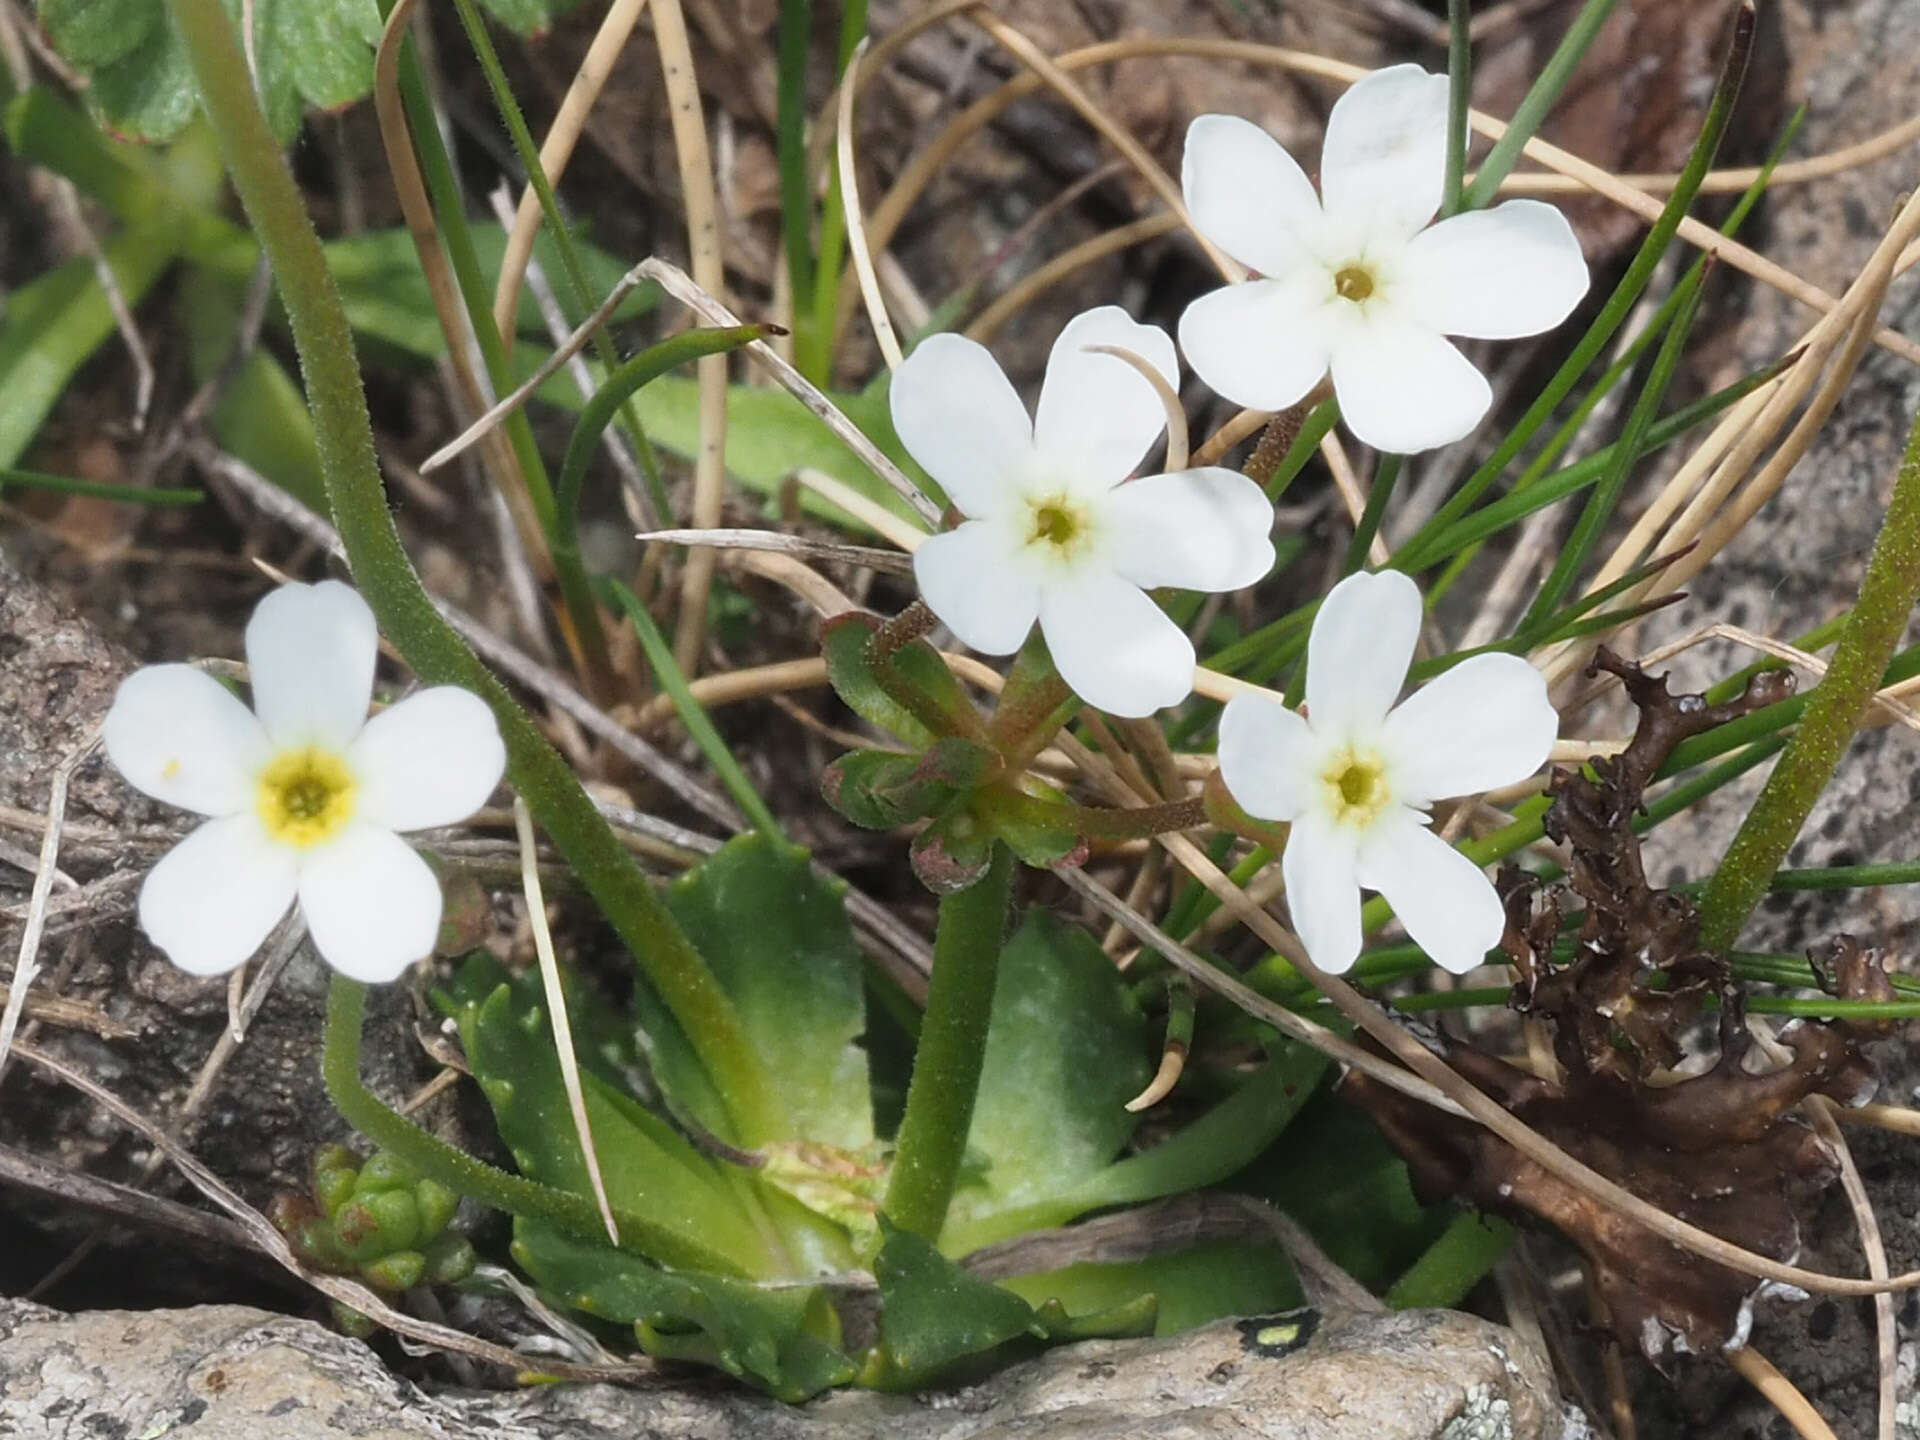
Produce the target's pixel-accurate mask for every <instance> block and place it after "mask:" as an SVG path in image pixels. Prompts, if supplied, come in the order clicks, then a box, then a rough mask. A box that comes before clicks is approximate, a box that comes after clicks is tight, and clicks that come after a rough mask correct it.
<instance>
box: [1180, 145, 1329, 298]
mask: <svg viewBox="0 0 1920 1440" xmlns="http://www.w3.org/2000/svg"><path fill="white" fill-rule="evenodd" d="M1180 191H1181V194H1182V195H1183V196H1184V197H1185V198H1186V202H1187V210H1188V212H1189V213H1190V214H1191V215H1192V216H1193V223H1194V225H1195V226H1196V227H1197V228H1198V229H1199V231H1200V233H1201V234H1202V235H1204V236H1206V237H1207V239H1209V240H1211V241H1212V242H1213V243H1214V244H1216V245H1218V246H1219V247H1220V248H1221V249H1222V250H1224V251H1226V252H1227V254H1229V255H1231V256H1232V257H1233V258H1234V259H1236V260H1238V261H1239V262H1240V263H1241V264H1242V265H1245V266H1246V267H1247V268H1248V269H1250V270H1256V271H1258V272H1259V273H1260V274H1262V275H1283V274H1285V273H1286V272H1287V271H1289V270H1292V269H1293V268H1294V267H1295V266H1297V265H1299V264H1300V263H1301V262H1302V261H1303V260H1305V259H1306V258H1307V256H1308V255H1309V254H1310V253H1311V247H1312V245H1313V243H1314V241H1315V239H1316V238H1317V237H1318V235H1319V233H1320V229H1321V224H1322V221H1321V216H1320V197H1319V196H1318V195H1316V194H1314V193H1313V182H1312V181H1310V180H1308V179H1307V173H1306V171H1304V170H1302V169H1301V168H1300V164H1299V162H1298V161H1296V160H1295V159H1294V158H1293V156H1291V155H1289V154H1288V153H1287V151H1286V148H1285V147H1284V146H1283V145H1281V143H1280V142H1279V141H1278V140H1276V139H1274V138H1273V137H1272V136H1271V135H1269V134H1268V133H1267V132H1266V131H1264V130H1262V129H1261V128H1260V127H1259V126H1258V125H1255V124H1254V123H1253V122H1252V121H1251V120H1242V119H1241V118H1240V117H1239V116H1238V115H1201V116H1199V117H1197V118H1196V119H1195V120H1194V122H1193V123H1192V124H1191V125H1189V126H1188V127H1187V146H1186V151H1185V153H1184V154H1183V155H1182V156H1181V159H1180Z"/></svg>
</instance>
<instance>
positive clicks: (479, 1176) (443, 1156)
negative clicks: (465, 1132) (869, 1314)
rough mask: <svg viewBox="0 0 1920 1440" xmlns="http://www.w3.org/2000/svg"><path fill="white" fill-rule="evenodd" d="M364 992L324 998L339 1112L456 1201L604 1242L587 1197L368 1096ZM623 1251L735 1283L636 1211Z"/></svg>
mask: <svg viewBox="0 0 1920 1440" xmlns="http://www.w3.org/2000/svg"><path fill="white" fill-rule="evenodd" d="M366 1011H367V987H366V986H364V985H362V984H360V983H359V982H358V981H355V980H349V979H347V977H346V976H344V975H335V976H334V977H333V983H332V984H331V985H330V986H329V987H328V990H327V1025H326V1041H325V1048H324V1050H323V1051H322V1054H321V1060H320V1073H321V1076H322V1077H323V1078H324V1080H325V1081H326V1086H327V1096H328V1098H329V1099H331V1100H332V1101H333V1107H334V1109H336V1110H338V1111H339V1112H340V1113H341V1115H342V1116H344V1117H345V1118H346V1121H347V1123H348V1124H349V1125H351V1126H353V1128H354V1129H355V1130H358V1131H359V1132H360V1133H361V1134H362V1135H364V1136H366V1137H367V1138H368V1139H369V1140H371V1141H373V1142H374V1143H375V1144H376V1145H379V1146H381V1147H382V1148H383V1149H387V1150H391V1151H392V1152H393V1153H394V1154H396V1155H398V1156H399V1157H400V1158H401V1159H402V1160H405V1161H406V1162H407V1163H408V1164H409V1165H411V1166H412V1167H413V1168H414V1169H415V1170H417V1171H419V1172H420V1173H421V1174H422V1175H424V1176H426V1177H427V1178H428V1179H430V1180H435V1181H438V1182H439V1183H440V1184H442V1185H445V1186H446V1187H447V1188H448V1189H449V1190H452V1191H454V1192H455V1193H456V1194H459V1195H464V1196H466V1197H467V1198H468V1199H469V1200H474V1201H477V1202H478V1203H480V1204H482V1205H486V1206H489V1207H491V1208H492V1209H495V1210H504V1211H506V1212H507V1213H508V1214H509V1215H522V1216H526V1217H527V1218H529V1219H534V1220H545V1221H547V1222H549V1223H550V1224H554V1225H558V1226H559V1227H560V1228H561V1229H563V1230H566V1231H567V1232H569V1233H570V1234H573V1235H577V1236H579V1237H580V1238H581V1239H583V1240H605V1239H606V1237H607V1228H606V1224H605V1222H604V1221H603V1220H602V1219H601V1217H600V1207H599V1206H598V1205H596V1204H595V1203H594V1202H593V1201H592V1200H591V1199H589V1198H588V1197H587V1196H585V1195H576V1194H574V1193H573V1192H572V1191H571V1190H557V1189H555V1188H554V1187H553V1186H551V1185H542V1184H541V1183H540V1182H539V1181H537V1180H529V1179H527V1178H526V1176H524V1175H511V1174H508V1173H507V1172H506V1171H505V1170H499V1169H496V1168H494V1167H493V1166H491V1165H489V1164H487V1163H486V1162H485V1161H483V1160H476V1159H474V1158H473V1156H471V1155H469V1154H467V1153H466V1152H465V1151H463V1150H456V1149H455V1148H454V1147H453V1146H451V1145H449V1144H447V1143H446V1141H444V1140H442V1139H440V1138H439V1137H438V1136H436V1135H433V1134H430V1133H429V1132H428V1131H426V1130H424V1129H422V1128H421V1127H420V1126H419V1125H417V1124H415V1123H414V1122H413V1121H411V1120H409V1119H408V1118H407V1117H406V1116H404V1115H402V1114H401V1113H400V1112H399V1111H397V1110H394V1109H392V1108H391V1107H390V1106H388V1105H387V1103H386V1102H385V1101H383V1100H382V1099H381V1098H380V1097H379V1096H378V1095H375V1094H374V1093H373V1092H372V1091H371V1090H369V1089H367V1087H366V1083H365V1082H364V1081H363V1080H361V1078H360V1031H361V1027H362V1026H363V1025H364V1023H365V1021H366ZM614 1221H615V1223H616V1224H617V1225H618V1226H619V1227H620V1244H621V1248H623V1249H627V1250H632V1251H634V1252H635V1253H637V1254H642V1255H646V1256H647V1257H649V1258H650V1259H653V1260H657V1261H659V1262H660V1263H661V1264H663V1265H674V1266H680V1267H683V1268H687V1269H694V1270H706V1271H711V1272H714V1273H717V1274H722V1275H738V1274H740V1273H741V1270H740V1267H739V1266H738V1265H736V1264H735V1263H734V1262H733V1261H731V1260H729V1259H728V1258H727V1257H726V1256H724V1255H722V1254H720V1253H719V1252H718V1251H717V1250H713V1249H710V1248H709V1247H708V1246H706V1245H703V1244H702V1243H701V1242H700V1241H698V1240H695V1239H693V1238H692V1237H690V1236H686V1235H682V1234H681V1233H680V1232H679V1231H677V1230H674V1229H672V1228H671V1227H669V1226H664V1225H661V1224H659V1223H658V1222H657V1221H654V1220H649V1219H647V1218H645V1217H643V1216H640V1215H635V1214H633V1213H632V1212H631V1211H623V1210H618V1209H616V1210H615V1211H614Z"/></svg>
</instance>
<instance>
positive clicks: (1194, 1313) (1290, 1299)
mask: <svg viewBox="0 0 1920 1440" xmlns="http://www.w3.org/2000/svg"><path fill="white" fill-rule="evenodd" d="M1000 1283H1001V1284H1002V1285H1003V1286H1005V1287H1006V1288H1007V1289H1008V1290H1011V1291H1013V1292H1014V1293H1015V1294H1017V1295H1019V1296H1021V1297H1022V1298H1023V1299H1025V1300H1026V1301H1027V1302H1028V1303H1029V1304H1033V1305H1041V1304H1044V1303H1045V1302H1046V1301H1048V1300H1055V1301H1058V1302H1059V1303H1060V1304H1062V1305H1064V1306H1065V1307H1066V1308H1067V1309H1069V1310H1072V1311H1077V1312H1080V1313H1087V1312H1090V1311H1101V1310H1108V1309H1111V1308H1112V1307H1114V1306H1118V1305H1124V1304H1126V1303H1128V1302H1129V1301H1131V1300H1134V1299H1136V1298H1137V1297H1139V1296H1141V1295H1152V1296H1155V1297H1156V1298H1157V1299H1158V1300H1159V1312H1158V1314H1157V1316H1156V1317H1155V1321H1154V1333H1155V1334H1156V1335H1177V1334H1179V1333H1180V1332H1181V1331H1183V1330H1192V1329H1194V1328H1195V1327H1197V1326H1200V1325H1206V1324H1209V1323H1210V1322H1212V1321H1214V1320H1218V1319H1220V1318H1222V1317H1223V1316H1227V1315H1270V1314H1272V1313H1274V1312H1275V1311H1279V1310H1291V1309H1293V1308H1294V1307H1295V1306H1296V1305H1300V1304H1302V1303H1303V1302H1304V1298H1305V1297H1304V1296H1303V1295H1302V1294H1301V1291H1300V1285H1299V1282H1298V1281H1297V1280H1296V1279H1295V1278H1294V1274H1293V1268H1292V1266H1290V1265H1289V1264H1288V1263H1287V1259H1286V1256H1285V1255H1284V1254H1282V1253H1281V1251H1280V1250H1279V1249H1278V1248H1276V1247H1274V1246H1271V1245H1256V1244H1252V1243H1250V1242H1247V1241H1243V1240H1221V1241H1213V1242H1210V1243H1208V1244H1205V1245H1196V1246H1194V1247H1193V1248H1192V1249H1188V1250H1175V1251H1172V1252H1169V1253H1167V1254H1164V1255H1153V1256H1149V1257H1148V1258H1147V1259H1144V1260H1130V1261H1126V1262H1123V1263H1118V1264H1092V1263H1088V1264H1080V1265H1069V1266H1068V1267H1067V1268H1066V1269H1064V1270H1051V1271H1047V1272H1045V1273H1044V1274H1038V1275H1018V1276H1014V1277H1012V1278H1011V1279H1007V1280H1003V1281H1001V1282H1000Z"/></svg>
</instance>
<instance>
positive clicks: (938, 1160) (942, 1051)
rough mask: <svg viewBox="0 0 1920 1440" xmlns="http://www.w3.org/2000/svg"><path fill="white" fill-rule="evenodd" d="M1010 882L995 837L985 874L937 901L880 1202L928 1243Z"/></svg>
mask: <svg viewBox="0 0 1920 1440" xmlns="http://www.w3.org/2000/svg"><path fill="white" fill-rule="evenodd" d="M1012 885H1013V852H1012V851H1010V850H1009V849H1007V847H1006V846H1005V845H1003V844H1000V843H999V842H997V841H996V842H995V844H994V847H993V860H992V862H991V863H990V864H989V865H988V867H987V873H986V875H985V877H984V878H982V879H981V880H980V881H979V883H977V884H975V885H973V886H972V887H970V888H969V889H966V890H961V891H959V892H957V893H955V894H952V895H945V896H942V897H941V900H940V921H939V925H938V927H937V928H936V930H935V931H934V938H933V978H932V980H931V981H930V982H929V984H928V986H927V1013H926V1018H925V1019H924V1020H922V1021H921V1022H920V1044H919V1047H918V1048H917V1049H916V1050H915V1051H914V1054H913V1079H912V1081H911V1082H910V1083H909V1084H908V1086H907V1108H906V1111H905V1114H904V1115H903V1116H902V1118H901V1121H900V1133H899V1135H898V1136H897V1137H896V1139H895V1141H894V1158H893V1175H892V1177H891V1178H890V1179H889V1180H888V1181H887V1196H886V1200H885V1201H884V1203H883V1204H882V1206H881V1208H882V1209H884V1210H885V1211H886V1213H887V1216H888V1218H889V1219H891V1220H892V1221H893V1223H894V1224H896V1225H898V1226H899V1227H900V1228H901V1229H903V1230H911V1231H913V1232H914V1233H915V1234H916V1235H921V1236H924V1237H925V1238H927V1239H928V1240H938V1239H939V1238H940V1230H941V1227H942V1226H944V1225H945V1224H946V1222H947V1206H948V1205H949V1204H950V1203H951V1202H952V1200H953V1185H954V1181H955V1180H956V1179H957V1178H958V1176H959V1174H960V1161H961V1159H962V1158H963V1157H964V1156H965V1155H966V1152H967V1133H968V1131H969V1130H971V1129H972V1127H973V1102H974V1098H975V1096H977V1095H978V1093H979V1090H980V1062H981V1060H982V1059H983V1058H984V1056H985V1055H986V1050H987V1021H988V1019H989V1017H990V1016H991V1015H992V1013H993V987H994V983H995V982H996V981H997V980H998V978H999V975H1000V944H1001V940H1002V938H1003V936H1004V935H1005V932H1006V926H1007V901H1008V897H1009V895H1010V894H1011V891H1012Z"/></svg>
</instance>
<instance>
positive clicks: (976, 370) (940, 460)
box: [887, 335, 1033, 517]
mask: <svg viewBox="0 0 1920 1440" xmlns="http://www.w3.org/2000/svg"><path fill="white" fill-rule="evenodd" d="M887 400H888V404H889V405H890V406H891V407H892V410H893V428H894V432H895V433H896V434H898V435H899V437H900V443H901V444H902V445H904V446H906V447H907V453H908V454H909V455H911V456H913V458H914V459H915V460H917V461H919V462H920V468H921V469H922V470H925V471H926V472H927V474H929V475H931V476H932V477H933V478H934V480H935V481H937V482H938V483H939V486H940V488H941V489H942V490H944V491H946V492H947V498H948V499H949V500H951V501H952V502H953V503H954V505H955V506H956V507H957V508H958V509H959V511H960V513H961V514H963V515H972V516H976V517H977V516H980V515H984V514H986V513H988V512H989V511H990V510H992V509H993V508H994V504H995V502H996V501H997V500H998V499H999V498H1000V497H1001V496H1003V495H1005V494H1006V492H1007V490H1008V488H1009V487H1010V485H1011V484H1012V477H1013V476H1014V475H1015V474H1016V473H1017V472H1018V471H1020V470H1021V469H1023V468H1024V467H1025V466H1026V464H1027V462H1028V457H1029V456H1031V454H1032V453H1033V422H1032V421H1030V420H1029V419H1028V418H1027V407H1026V406H1025V405H1022V404H1021V403H1020V397H1019V396H1018V395H1017V394H1015V393H1014V389H1013V383H1012V382H1011V381H1010V380H1008V379H1007V376H1006V372H1005V371H1003V370H1002V369H1001V368H1000V364H999V362H998V361H997V360H995V359H994V358H993V356H992V355H991V354H989V353H988V351H987V348H986V347H985V346H984V345H981V344H980V343H978V342H977V341H973V340H969V339H967V338H966V337H965V336H961V335H929V336H928V337H927V338H926V339H924V340H922V341H921V342H920V343H919V344H918V345H916V346H914V348H913V353H912V354H911V355H909V356H908V357H907V358H906V360H905V361H903V362H902V363H901V366H900V368H899V369H898V370H896V371H894V374H893V380H892V382H891V383H890V385H889V387H888V390H887Z"/></svg>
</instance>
